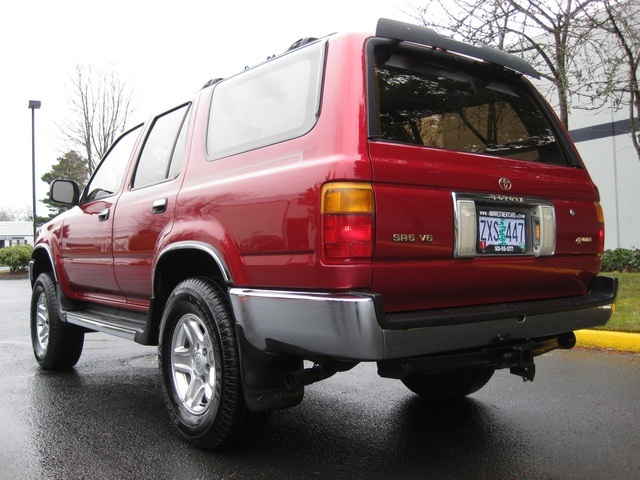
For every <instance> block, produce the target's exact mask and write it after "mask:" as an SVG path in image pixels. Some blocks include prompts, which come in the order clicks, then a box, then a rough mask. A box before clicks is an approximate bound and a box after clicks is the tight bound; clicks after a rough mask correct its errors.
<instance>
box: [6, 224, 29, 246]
mask: <svg viewBox="0 0 640 480" xmlns="http://www.w3.org/2000/svg"><path fill="white" fill-rule="evenodd" d="M27 243H28V244H30V245H33V223H32V222H0V248H4V247H12V246H14V245H25V244H27Z"/></svg>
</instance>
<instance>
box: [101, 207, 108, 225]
mask: <svg viewBox="0 0 640 480" xmlns="http://www.w3.org/2000/svg"><path fill="white" fill-rule="evenodd" d="M98 220H99V221H100V222H105V221H107V220H109V209H108V208H105V209H104V210H102V211H101V212H100V213H99V214H98Z"/></svg>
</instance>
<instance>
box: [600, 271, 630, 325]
mask: <svg viewBox="0 0 640 480" xmlns="http://www.w3.org/2000/svg"><path fill="white" fill-rule="evenodd" d="M602 275H608V276H612V277H618V279H619V281H620V284H619V286H618V298H617V300H616V310H615V313H614V314H613V316H612V317H611V320H609V323H607V324H606V325H605V326H604V327H600V328H601V329H602V330H613V331H616V332H635V333H640V273H617V272H616V273H602Z"/></svg>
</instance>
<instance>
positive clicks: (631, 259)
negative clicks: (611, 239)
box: [602, 248, 640, 273]
mask: <svg viewBox="0 0 640 480" xmlns="http://www.w3.org/2000/svg"><path fill="white" fill-rule="evenodd" d="M602 271H603V272H625V273H638V272H640V250H638V249H637V248H633V249H630V248H616V249H615V250H606V251H605V252H604V254H603V255H602Z"/></svg>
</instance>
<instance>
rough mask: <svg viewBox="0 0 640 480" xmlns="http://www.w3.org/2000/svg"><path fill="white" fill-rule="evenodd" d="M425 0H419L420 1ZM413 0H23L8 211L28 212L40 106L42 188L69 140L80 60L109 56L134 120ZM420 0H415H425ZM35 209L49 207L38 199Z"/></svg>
mask: <svg viewBox="0 0 640 480" xmlns="http://www.w3.org/2000/svg"><path fill="white" fill-rule="evenodd" d="M416 1H417V0H416ZM416 1H414V2H412V1H409V0H321V1H316V2H309V1H305V0H295V1H294V0H271V1H268V0H263V1H259V0H235V1H234V0H224V1H220V0H181V1H180V2H178V1H175V0H172V1H166V0H153V1H152V0H127V1H123V0H110V1H108V2H105V1H101V2H97V1H95V0H55V1H52V0H25V1H22V2H11V7H7V6H4V7H3V12H2V16H1V17H0V52H1V53H0V58H1V60H2V61H1V67H0V69H1V72H2V75H1V77H0V87H1V88H0V149H1V150H0V151H1V152H2V153H1V155H0V210H3V209H26V210H28V211H31V204H32V188H31V179H32V173H31V163H32V162H31V159H32V152H31V133H32V131H31V110H30V109H29V108H28V105H29V100H40V101H41V102H42V107H41V108H40V109H39V110H35V129H34V131H35V159H36V169H35V172H36V195H37V197H36V198H38V199H42V198H44V197H45V196H46V193H47V191H48V185H47V184H46V183H44V182H42V181H41V180H40V177H41V176H42V175H43V174H44V173H46V172H48V171H49V170H50V169H51V166H52V165H53V164H54V163H55V162H56V159H57V158H58V157H60V156H62V155H64V153H65V152H67V151H69V150H70V149H71V146H70V145H69V144H67V143H65V142H64V140H63V138H64V137H63V134H62V131H61V128H60V127H59V125H62V124H64V122H65V121H66V120H67V119H68V118H69V111H68V108H67V103H68V100H69V97H70V94H69V90H68V86H69V84H70V80H69V76H70V74H72V73H73V71H74V70H75V67H76V65H91V66H92V67H93V68H104V67H113V68H114V69H115V70H116V71H117V72H118V74H119V77H120V80H121V81H123V82H125V83H126V84H127V85H129V86H131V87H132V88H133V91H134V98H135V102H134V105H135V106H136V110H135V112H134V115H133V116H132V118H131V122H130V126H134V125H136V124H137V123H140V122H142V121H145V120H147V119H148V118H149V117H150V116H151V115H152V114H154V113H159V112H162V111H163V110H166V109H167V108H170V107H172V106H174V105H175V104H177V103H178V102H180V101H183V100H185V99H187V98H189V97H190V96H191V94H192V93H193V92H195V91H197V90H198V89H199V88H200V87H201V86H202V85H203V84H204V83H205V82H206V81H207V80H209V79H211V78H216V77H227V76H229V75H232V74H234V73H237V72H239V71H241V70H242V69H243V68H244V67H245V66H247V65H255V64H257V63H259V62H261V61H263V60H265V59H266V58H267V57H268V56H270V55H273V54H276V53H281V52H283V51H284V50H286V49H287V48H288V47H289V45H291V44H292V43H293V42H294V41H296V40H297V39H299V38H302V37H320V36H324V35H328V34H330V33H333V32H347V31H362V32H371V33H373V32H374V31H375V28H376V22H377V20H378V18H381V17H385V18H391V19H395V20H401V21H408V22H412V19H411V17H410V13H411V11H412V8H413V7H412V5H415V4H416ZM417 3H418V4H419V2H417ZM37 213H38V215H41V216H44V215H47V214H48V211H47V208H46V207H45V206H44V205H43V204H41V203H39V204H38V206H37Z"/></svg>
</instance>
